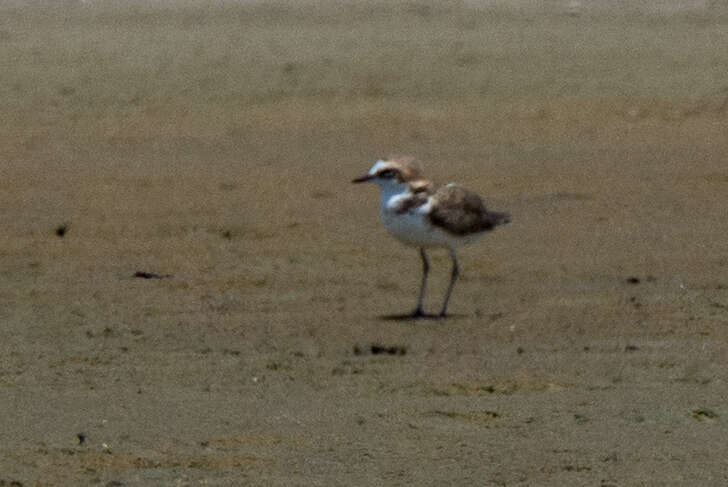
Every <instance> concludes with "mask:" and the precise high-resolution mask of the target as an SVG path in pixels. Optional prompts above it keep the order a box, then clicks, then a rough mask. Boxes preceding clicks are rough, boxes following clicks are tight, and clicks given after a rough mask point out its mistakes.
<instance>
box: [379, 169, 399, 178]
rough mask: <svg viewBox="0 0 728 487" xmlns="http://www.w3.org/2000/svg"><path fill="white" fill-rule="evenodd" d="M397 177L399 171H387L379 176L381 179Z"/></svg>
mask: <svg viewBox="0 0 728 487" xmlns="http://www.w3.org/2000/svg"><path fill="white" fill-rule="evenodd" d="M396 175H397V171H395V170H393V169H385V170H384V171H382V172H380V173H379V174H377V176H379V177H380V178H393V177H395V176H396Z"/></svg>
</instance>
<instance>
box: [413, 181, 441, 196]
mask: <svg viewBox="0 0 728 487" xmlns="http://www.w3.org/2000/svg"><path fill="white" fill-rule="evenodd" d="M409 187H410V191H412V192H413V193H424V194H433V193H434V192H435V183H433V182H432V181H429V180H427V179H415V180H414V181H410V182H409Z"/></svg>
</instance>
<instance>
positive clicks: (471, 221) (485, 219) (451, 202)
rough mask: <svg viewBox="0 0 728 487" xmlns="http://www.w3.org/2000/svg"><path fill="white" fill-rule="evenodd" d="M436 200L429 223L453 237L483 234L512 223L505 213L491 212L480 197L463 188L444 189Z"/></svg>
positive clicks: (438, 193) (439, 192)
mask: <svg viewBox="0 0 728 487" xmlns="http://www.w3.org/2000/svg"><path fill="white" fill-rule="evenodd" d="M434 199H435V204H434V205H433V207H432V211H431V212H430V214H429V219H430V222H431V223H432V224H433V225H436V226H438V227H440V228H442V229H443V230H445V231H447V232H449V233H452V234H453V235H459V236H464V235H468V234H472V233H478V232H484V231H487V230H492V229H493V228H494V227H496V226H498V225H501V224H504V223H508V222H509V221H510V217H509V216H508V215H507V214H506V213H497V212H489V211H488V210H487V209H486V208H485V205H484V204H483V201H482V200H481V199H480V196H478V195H477V194H475V193H473V192H471V191H468V190H467V189H465V188H463V187H460V186H456V185H448V186H445V187H442V188H440V189H439V190H438V191H437V192H436V193H435V195H434Z"/></svg>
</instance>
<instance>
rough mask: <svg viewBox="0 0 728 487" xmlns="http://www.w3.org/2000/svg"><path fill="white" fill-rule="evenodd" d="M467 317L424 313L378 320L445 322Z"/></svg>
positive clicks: (379, 317) (399, 315)
mask: <svg viewBox="0 0 728 487" xmlns="http://www.w3.org/2000/svg"><path fill="white" fill-rule="evenodd" d="M465 317H466V315H461V314H446V315H445V316H443V315H441V314H439V313H438V314H431V313H424V314H421V315H415V314H413V313H398V314H391V315H380V316H378V317H377V318H378V319H379V320H381V321H444V320H453V319H459V318H465Z"/></svg>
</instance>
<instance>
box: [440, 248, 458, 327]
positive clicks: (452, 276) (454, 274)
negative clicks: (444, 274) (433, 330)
mask: <svg viewBox="0 0 728 487" xmlns="http://www.w3.org/2000/svg"><path fill="white" fill-rule="evenodd" d="M450 258H451V259H452V274H450V284H449V285H448V286H447V292H446V293H445V302H444V303H442V311H440V316H442V317H444V316H446V315H447V302H448V301H450V294H451V293H452V288H453V287H454V286H455V281H456V280H457V278H458V276H459V275H460V271H459V270H458V257H457V255H455V249H450Z"/></svg>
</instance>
